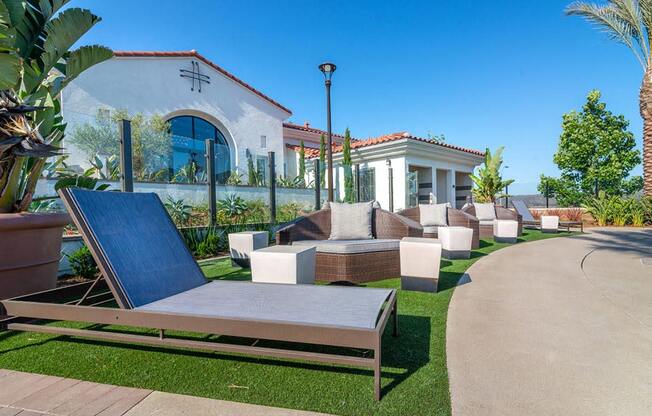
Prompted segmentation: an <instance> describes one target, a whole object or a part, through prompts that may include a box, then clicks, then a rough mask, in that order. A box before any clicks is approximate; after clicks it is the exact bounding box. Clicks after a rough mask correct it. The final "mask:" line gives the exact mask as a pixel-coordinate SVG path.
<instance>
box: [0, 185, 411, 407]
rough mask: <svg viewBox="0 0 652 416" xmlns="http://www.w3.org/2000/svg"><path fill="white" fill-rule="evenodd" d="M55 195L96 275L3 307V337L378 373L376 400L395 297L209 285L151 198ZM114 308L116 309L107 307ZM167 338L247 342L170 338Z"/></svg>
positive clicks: (386, 292)
mask: <svg viewBox="0 0 652 416" xmlns="http://www.w3.org/2000/svg"><path fill="white" fill-rule="evenodd" d="M59 192H60V195H61V197H62V199H63V201H64V203H65V205H66V207H67V208H68V210H69V212H70V214H71V216H72V217H73V220H74V222H75V224H76V225H77V227H78V228H79V230H80V232H81V233H82V236H83V238H84V241H85V242H86V244H87V246H88V248H89V249H90V250H91V253H92V254H93V257H94V258H95V260H96V262H97V264H98V266H99V268H100V270H101V276H100V277H98V279H97V280H95V281H93V282H86V283H80V284H76V285H72V286H66V287H61V288H58V289H54V290H50V291H46V292H41V293H37V294H32V295H27V296H23V297H20V298H14V299H10V300H3V301H0V304H1V305H2V307H3V308H4V309H5V310H6V313H7V314H8V315H11V316H13V317H14V320H13V321H12V322H11V323H9V324H8V326H7V328H8V329H10V330H16V331H31V332H41V333H51V334H58V335H67V336H75V337H83V338H91V339H100V340H107V341H110V342H126V343H136V344H145V345H155V346H165V347H172V348H194V349H203V350H212V351H221V352H227V353H241V354H253V355H259V356H267V357H275V358H285V359H292V360H294V359H298V360H307V361H315V362H324V363H332V364H338V365H345V366H358V367H365V368H370V369H373V371H374V391H375V397H376V399H377V400H379V399H380V392H381V390H380V387H381V386H380V382H381V380H380V375H381V361H380V360H381V349H382V347H381V341H382V335H383V332H384V329H385V326H386V325H387V323H388V321H389V317H390V315H392V316H393V318H394V319H393V333H394V335H395V336H396V335H398V334H397V331H398V326H397V309H396V291H395V290H392V289H375V288H357V287H341V286H314V285H280V284H265V283H251V282H233V281H212V282H209V281H207V280H206V278H205V277H204V275H203V273H202V271H201V269H200V268H199V265H198V264H197V262H196V261H195V259H194V258H193V257H192V255H191V254H190V251H189V250H188V248H187V247H186V245H185V243H184V242H183V240H182V238H181V236H180V235H179V232H178V231H177V229H176V227H175V226H174V224H173V223H172V220H171V219H170V217H169V216H168V214H167V212H166V211H165V208H164V207H163V204H162V203H161V201H160V199H159V198H158V197H157V196H156V195H155V194H137V193H120V192H94V191H85V190H70V189H66V190H61V191H59ZM381 216H382V214H381ZM55 302H60V303H55ZM64 302H65V303H64ZM114 302H115V303H117V305H118V308H115V307H112V303H114ZM0 309H2V308H0ZM0 312H2V311H0ZM33 319H44V320H62V321H77V322H86V323H91V324H101V325H115V324H118V325H120V326H121V327H133V328H151V329H156V330H158V332H159V334H158V336H150V335H136V334H135V333H133V332H129V330H124V329H123V331H126V332H118V331H119V329H116V328H114V329H112V330H111V331H102V330H97V329H77V328H70V327H66V326H49V325H47V326H46V325H42V324H39V323H25V322H28V321H30V320H33ZM130 329H131V328H130ZM166 330H174V331H184V332H193V333H203V334H215V335H220V336H221V335H224V336H233V337H241V338H248V339H250V340H251V341H252V342H251V343H250V344H245V345H243V344H231V343H222V342H212V341H199V340H196V339H184V338H179V337H176V336H175V337H167V335H166V333H165V331H166ZM259 339H262V340H272V341H281V345H280V346H279V347H274V348H272V347H260V346H255V344H256V343H257V340H259ZM287 343H303V344H315V345H324V346H334V347H348V348H356V349H363V350H367V349H368V350H372V351H373V357H370V356H355V355H347V354H345V353H344V352H345V351H346V350H342V349H338V352H336V353H333V352H331V353H322V352H308V351H302V350H300V349H296V348H297V347H294V348H295V349H292V346H288V344H287ZM294 345H296V344H294Z"/></svg>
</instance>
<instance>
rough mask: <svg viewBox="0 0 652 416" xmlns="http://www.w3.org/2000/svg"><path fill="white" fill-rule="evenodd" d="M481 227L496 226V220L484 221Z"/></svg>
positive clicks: (481, 222)
mask: <svg viewBox="0 0 652 416" xmlns="http://www.w3.org/2000/svg"><path fill="white" fill-rule="evenodd" d="M480 225H491V226H493V225H494V220H482V221H480Z"/></svg>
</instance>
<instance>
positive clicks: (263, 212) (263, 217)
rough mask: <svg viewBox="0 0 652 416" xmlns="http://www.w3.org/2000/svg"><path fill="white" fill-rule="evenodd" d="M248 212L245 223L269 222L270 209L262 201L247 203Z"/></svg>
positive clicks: (255, 200)
mask: <svg viewBox="0 0 652 416" xmlns="http://www.w3.org/2000/svg"><path fill="white" fill-rule="evenodd" d="M246 204H247V211H246V212H245V215H244V216H245V218H244V221H243V222H245V223H261V222H268V221H269V207H268V206H267V204H266V203H265V201H263V200H262V199H254V200H251V201H247V203H246Z"/></svg>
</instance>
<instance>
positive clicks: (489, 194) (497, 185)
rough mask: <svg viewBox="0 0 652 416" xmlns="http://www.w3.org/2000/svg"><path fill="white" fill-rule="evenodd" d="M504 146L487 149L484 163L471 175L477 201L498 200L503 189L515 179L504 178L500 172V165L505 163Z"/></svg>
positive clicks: (474, 197) (474, 196)
mask: <svg viewBox="0 0 652 416" xmlns="http://www.w3.org/2000/svg"><path fill="white" fill-rule="evenodd" d="M503 150H505V148H504V147H499V148H498V149H496V152H495V153H493V154H492V153H491V151H490V150H489V149H487V150H486V151H485V155H484V164H483V165H482V166H481V167H480V168H479V169H478V172H477V174H476V175H469V177H470V178H471V180H472V181H473V184H474V186H473V191H472V192H473V199H474V200H475V201H477V202H496V199H497V198H500V197H501V196H502V192H503V189H505V187H507V186H509V185H511V184H512V183H513V182H514V180H513V179H508V180H503V178H502V176H501V174H500V167H501V165H502V164H503Z"/></svg>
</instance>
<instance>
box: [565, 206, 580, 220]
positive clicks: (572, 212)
mask: <svg viewBox="0 0 652 416" xmlns="http://www.w3.org/2000/svg"><path fill="white" fill-rule="evenodd" d="M563 213H564V215H563V216H564V218H565V219H566V220H567V221H582V219H583V218H584V210H583V209H582V208H568V209H565V210H563Z"/></svg>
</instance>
